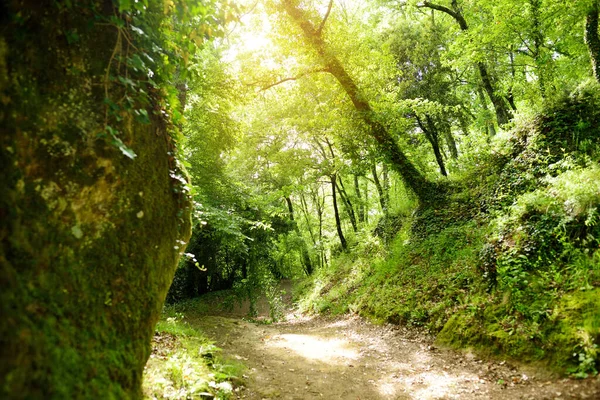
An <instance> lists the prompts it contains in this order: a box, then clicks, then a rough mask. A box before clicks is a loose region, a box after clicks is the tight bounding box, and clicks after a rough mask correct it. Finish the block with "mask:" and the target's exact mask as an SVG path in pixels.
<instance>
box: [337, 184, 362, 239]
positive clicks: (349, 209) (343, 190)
mask: <svg viewBox="0 0 600 400" xmlns="http://www.w3.org/2000/svg"><path fill="white" fill-rule="evenodd" d="M336 184H337V189H338V193H339V194H340V198H341V199H342V202H343V203H344V208H345V209H346V213H347V214H348V218H349V219H350V224H352V230H353V231H354V232H358V224H357V222H356V214H355V213H354V207H353V206H352V202H351V201H350V198H349V197H348V194H347V193H346V188H344V184H343V183H342V177H341V176H339V175H338V179H337V181H336Z"/></svg>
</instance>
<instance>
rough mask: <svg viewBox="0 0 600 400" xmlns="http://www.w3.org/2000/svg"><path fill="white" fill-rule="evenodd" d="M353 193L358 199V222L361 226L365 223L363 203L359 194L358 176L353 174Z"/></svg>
mask: <svg viewBox="0 0 600 400" xmlns="http://www.w3.org/2000/svg"><path fill="white" fill-rule="evenodd" d="M354 193H355V194H356V198H357V199H358V222H360V223H361V224H364V223H365V202H364V200H363V198H362V194H361V193H360V183H359V181H358V175H356V174H354Z"/></svg>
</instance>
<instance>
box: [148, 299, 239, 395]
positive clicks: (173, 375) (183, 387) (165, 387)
mask: <svg viewBox="0 0 600 400" xmlns="http://www.w3.org/2000/svg"><path fill="white" fill-rule="evenodd" d="M187 312H188V314H189V315H190V317H191V320H192V321H194V319H193V315H195V312H196V310H195V309H187ZM153 345H154V351H153V354H152V356H151V358H150V360H149V362H148V364H147V366H146V369H145V371H144V394H145V396H147V397H150V398H156V399H182V400H183V399H189V398H205V397H210V398H215V399H222V400H226V399H230V398H233V396H234V387H235V386H237V385H239V384H240V383H241V382H242V378H241V377H242V374H243V372H244V370H245V367H244V366H242V365H241V364H239V363H236V362H233V361H231V360H225V359H223V358H222V357H221V356H220V351H221V349H219V348H218V347H216V346H215V345H214V343H213V342H212V341H210V340H209V339H208V338H206V336H205V334H204V333H203V332H202V330H201V329H198V328H197V327H195V326H194V325H193V324H192V323H190V322H189V321H188V320H186V319H185V317H184V316H183V315H182V314H180V313H178V312H176V311H175V310H174V309H173V308H169V307H167V308H165V310H164V311H163V315H162V317H161V320H160V321H159V322H158V324H157V325H156V332H155V336H154V341H153Z"/></svg>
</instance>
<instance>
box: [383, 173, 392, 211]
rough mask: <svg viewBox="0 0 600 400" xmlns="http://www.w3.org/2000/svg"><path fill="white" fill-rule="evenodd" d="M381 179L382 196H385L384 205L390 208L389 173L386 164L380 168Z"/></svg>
mask: <svg viewBox="0 0 600 400" xmlns="http://www.w3.org/2000/svg"><path fill="white" fill-rule="evenodd" d="M381 177H382V186H383V195H384V196H385V204H387V207H388V209H389V208H390V171H389V169H388V166H387V165H386V164H383V165H382V166H381Z"/></svg>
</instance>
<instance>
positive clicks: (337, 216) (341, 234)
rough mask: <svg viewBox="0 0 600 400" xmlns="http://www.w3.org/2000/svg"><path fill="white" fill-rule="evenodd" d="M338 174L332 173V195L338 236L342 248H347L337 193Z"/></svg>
mask: <svg viewBox="0 0 600 400" xmlns="http://www.w3.org/2000/svg"><path fill="white" fill-rule="evenodd" d="M336 178H337V177H336V174H335V173H334V174H331V176H330V177H329V179H330V180H331V196H332V199H333V213H334V215H335V227H336V229H337V234H338V237H339V238H340V244H341V245H342V249H344V250H346V249H347V248H348V243H347V242H346V238H345V237H344V232H343V231H342V221H341V219H340V212H339V210H338V205H337V193H336V190H335V189H336V187H337V184H336V180H337V179H336Z"/></svg>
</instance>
